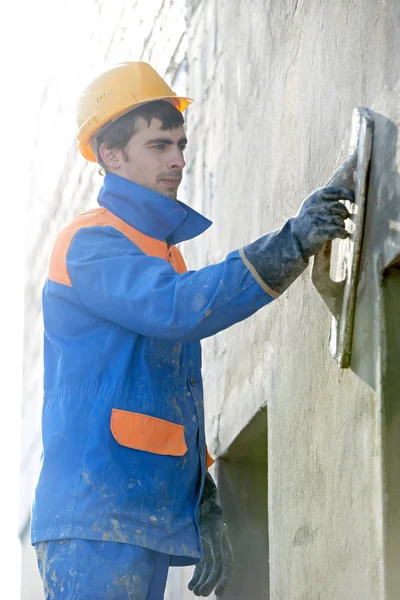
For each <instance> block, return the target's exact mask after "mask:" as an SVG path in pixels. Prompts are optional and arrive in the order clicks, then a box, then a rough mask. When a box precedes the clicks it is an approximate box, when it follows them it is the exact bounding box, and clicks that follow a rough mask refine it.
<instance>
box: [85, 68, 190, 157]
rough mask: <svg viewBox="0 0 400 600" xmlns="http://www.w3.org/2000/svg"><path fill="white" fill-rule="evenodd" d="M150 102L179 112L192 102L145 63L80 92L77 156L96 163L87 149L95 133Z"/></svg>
mask: <svg viewBox="0 0 400 600" xmlns="http://www.w3.org/2000/svg"><path fill="white" fill-rule="evenodd" d="M153 100H168V101H169V102H171V103H172V104H173V105H174V106H176V108H177V109H178V110H180V111H181V112H183V111H184V110H185V108H187V107H188V106H189V104H191V103H192V102H193V100H191V99H190V98H182V97H179V96H177V95H176V94H175V92H173V91H172V90H171V88H170V87H169V86H168V85H167V84H166V83H165V81H164V80H163V79H162V78H161V77H160V76H159V75H158V73H157V72H156V71H155V70H154V69H153V67H151V66H150V65H149V64H147V63H145V62H125V63H121V64H119V65H117V66H116V67H114V68H113V69H109V70H108V71H106V72H105V73H102V74H101V75H99V76H98V77H96V79H94V80H93V81H91V82H90V83H89V85H88V86H86V88H85V89H84V90H83V92H82V94H81V96H80V98H79V100H78V103H77V108H76V120H77V123H78V127H79V131H78V135H77V140H78V144H79V150H80V152H81V154H82V155H83V156H84V157H85V158H86V159H87V160H90V161H92V162H97V158H96V156H95V154H94V152H93V150H92V148H91V146H90V142H91V139H92V137H93V136H94V135H95V134H96V132H99V131H100V129H101V128H102V127H103V126H104V125H106V123H108V122H112V121H115V120H116V119H117V118H118V117H120V116H122V115H123V114H125V113H126V112H128V111H129V110H132V109H133V108H135V107H136V106H139V105H140V104H145V103H146V102H152V101H153Z"/></svg>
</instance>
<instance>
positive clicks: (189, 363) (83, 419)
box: [31, 174, 273, 598]
mask: <svg viewBox="0 0 400 600" xmlns="http://www.w3.org/2000/svg"><path fill="white" fill-rule="evenodd" d="M98 202H99V205H100V208H99V209H96V210H94V211H88V212H87V213H84V214H83V215H81V216H78V217H77V218H75V219H74V220H73V222H72V223H71V224H70V225H68V226H67V227H66V228H65V229H64V230H63V231H62V232H61V233H60V235H59V236H58V238H57V240H56V243H55V246H54V250H53V253H52V256H51V259H50V266H49V273H48V278H47V280H46V282H45V286H44V290H43V318H44V328H45V336H44V403H43V417H42V438H43V459H42V466H41V472H40V476H39V481H38V484H37V488H36V492H35V499H34V505H33V509H32V531H31V538H32V543H33V544H34V545H37V544H38V543H39V542H43V541H49V540H68V539H73V540H93V541H96V542H117V543H122V544H128V545H132V546H137V547H140V548H142V549H148V550H150V551H156V552H158V553H163V554H165V555H168V562H169V565H188V564H195V563H196V562H198V560H199V559H200V557H201V553H202V549H201V542H200V537H199V527H198V505H199V501H200V497H201V493H202V488H203V482H204V475H205V472H206V468H207V465H206V455H207V452H206V442H205V432H204V413H203V390H202V378H201V346H200V340H201V339H202V338H205V337H207V336H210V335H213V334H215V333H217V332H218V331H221V330H222V329H225V328H226V327H229V326H230V325H233V324H234V323H236V322H238V321H241V320H243V319H245V318H247V317H249V316H250V315H252V314H253V313H254V312H256V311H257V310H258V309H259V308H261V307H262V306H264V305H266V304H268V303H269V302H270V301H271V300H272V299H273V298H272V297H271V296H269V295H268V294H267V293H266V292H265V291H264V290H263V289H262V288H261V286H260V285H259V284H258V283H257V281H256V280H255V278H254V277H253V275H252V274H251V273H250V271H249V269H248V268H247V266H246V265H245V264H244V263H243V261H242V259H241V257H240V254H239V251H237V250H236V251H234V252H231V253H230V254H229V255H228V256H227V257H226V259H225V260H224V261H223V262H221V263H219V264H215V265H210V266H208V267H205V268H203V269H200V270H198V271H185V266H184V263H183V260H182V258H181V256H180V253H179V251H178V250H177V249H176V248H175V244H176V243H178V242H181V241H183V240H187V239H190V238H193V237H195V236H197V235H199V234H200V233H202V232H203V231H204V230H205V229H207V228H208V227H209V226H210V224H211V223H210V221H208V220H207V219H205V218H204V217H203V216H201V215H199V214H198V213H196V212H195V211H194V210H193V209H191V208H189V207H188V206H186V205H184V204H183V203H181V202H177V201H174V200H172V199H170V198H167V197H165V196H163V195H161V194H159V193H157V192H154V191H151V190H149V189H147V188H144V187H142V186H139V185H137V184H135V183H133V182H130V181H128V180H126V179H123V178H121V177H118V176H116V175H112V174H106V176H105V179H104V185H103V187H102V188H101V190H100V193H99V198H98ZM94 597H96V598H97V596H94ZM121 598H122V597H121Z"/></svg>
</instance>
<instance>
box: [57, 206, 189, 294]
mask: <svg viewBox="0 0 400 600" xmlns="http://www.w3.org/2000/svg"><path fill="white" fill-rule="evenodd" d="M107 225H108V226H110V227H114V228H115V229H118V231H120V232H121V233H122V234H123V235H125V236H126V237H127V238H128V239H130V240H131V242H133V243H134V244H135V245H136V246H137V247H138V248H140V250H141V251H142V252H144V253H145V254H148V255H149V256H157V257H158V258H164V259H165V260H168V249H167V244H166V242H162V241H160V240H156V239H154V238H152V237H150V236H148V235H145V234H144V233H142V232H141V231H138V230H137V229H135V228H134V227H131V226H130V225H128V223H125V221H123V220H122V219H120V218H118V217H116V216H115V215H114V214H113V213H112V212H110V211H109V210H107V209H106V208H95V209H93V210H88V211H87V212H85V213H82V214H81V215H78V216H77V217H75V218H74V219H73V220H72V222H71V223H70V224H69V225H67V227H65V228H64V229H63V230H62V231H61V232H60V234H59V235H58V237H57V239H56V242H55V244H54V248H53V252H52V254H51V257H50V264H49V271H48V279H51V281H55V282H56V283H62V284H63V285H68V286H72V282H71V278H70V276H69V273H68V269H67V252H68V250H69V247H70V245H71V242H72V238H73V237H74V235H75V234H76V232H77V231H79V229H82V228H84V227H95V226H100V227H106V226H107ZM175 250H176V251H177V252H179V250H177V249H176V248H175ZM182 261H183V259H182ZM185 270H186V269H185Z"/></svg>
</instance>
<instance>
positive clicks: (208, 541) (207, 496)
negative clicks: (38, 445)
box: [188, 472, 233, 596]
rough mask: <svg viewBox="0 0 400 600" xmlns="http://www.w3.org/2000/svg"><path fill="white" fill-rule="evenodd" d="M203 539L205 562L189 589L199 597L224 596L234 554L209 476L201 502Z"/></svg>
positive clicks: (198, 567)
mask: <svg viewBox="0 0 400 600" xmlns="http://www.w3.org/2000/svg"><path fill="white" fill-rule="evenodd" d="M200 535H201V542H202V545H203V558H202V559H201V561H200V562H199V564H198V565H196V567H195V569H194V572H193V576H192V579H191V580H190V581H189V585H188V588H189V590H192V591H193V593H194V595H195V596H209V595H210V594H211V592H212V591H213V590H214V588H215V595H216V596H222V594H223V593H224V590H225V588H226V587H227V585H228V584H229V582H230V580H231V578H232V574H233V551H232V546H231V542H230V540H229V536H228V528H227V526H226V524H225V523H224V520H223V511H222V506H221V502H220V500H219V497H218V491H217V488H216V485H215V483H214V480H213V479H212V477H211V475H210V474H209V473H208V472H207V474H206V480H205V484H204V490H203V494H202V497H201V501H200Z"/></svg>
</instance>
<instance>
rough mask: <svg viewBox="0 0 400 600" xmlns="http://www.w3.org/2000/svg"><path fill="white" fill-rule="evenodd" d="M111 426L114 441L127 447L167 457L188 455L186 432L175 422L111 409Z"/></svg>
mask: <svg viewBox="0 0 400 600" xmlns="http://www.w3.org/2000/svg"><path fill="white" fill-rule="evenodd" d="M110 427H111V432H112V434H113V436H114V438H115V439H116V441H117V442H118V443H119V444H121V445H122V446H126V447H127V448H133V449H135V450H144V451H146V452H152V453H153V454H168V455H170V456H183V455H184V454H186V452H187V445H186V440H185V429H184V427H183V425H178V424H177V423H171V422H170V421H164V420H163V419H158V418H157V417H150V416H149V415H143V414H141V413H136V412H131V411H128V410H121V409H118V408H113V409H112V415H111V423H110Z"/></svg>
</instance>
